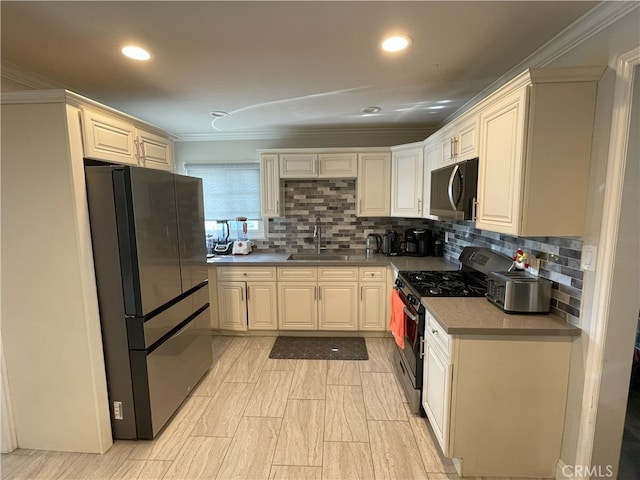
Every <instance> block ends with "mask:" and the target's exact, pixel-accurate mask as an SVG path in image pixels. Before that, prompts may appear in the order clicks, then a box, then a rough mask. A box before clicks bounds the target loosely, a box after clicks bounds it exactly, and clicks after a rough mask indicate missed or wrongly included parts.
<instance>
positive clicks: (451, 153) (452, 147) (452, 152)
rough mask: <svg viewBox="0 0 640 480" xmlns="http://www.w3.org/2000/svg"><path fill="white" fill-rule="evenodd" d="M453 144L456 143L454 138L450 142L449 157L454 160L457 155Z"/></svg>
mask: <svg viewBox="0 0 640 480" xmlns="http://www.w3.org/2000/svg"><path fill="white" fill-rule="evenodd" d="M453 142H454V140H453V138H452V139H451V140H450V141H449V156H450V157H451V158H453V157H454V156H455V153H454V152H455V150H454V146H453Z"/></svg>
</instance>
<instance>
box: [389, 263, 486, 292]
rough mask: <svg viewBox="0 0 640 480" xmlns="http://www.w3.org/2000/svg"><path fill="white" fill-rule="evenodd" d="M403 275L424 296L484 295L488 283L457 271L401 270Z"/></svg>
mask: <svg viewBox="0 0 640 480" xmlns="http://www.w3.org/2000/svg"><path fill="white" fill-rule="evenodd" d="M401 277H402V278H403V279H404V280H405V281H406V283H407V284H409V285H410V286H411V287H412V288H413V289H414V290H416V292H417V293H418V294H419V295H420V296H422V297H483V296H484V295H485V293H486V285H482V284H480V283H478V282H477V281H476V280H475V279H474V278H473V276H471V275H469V274H467V273H465V272H462V271H460V270H455V271H424V272H401Z"/></svg>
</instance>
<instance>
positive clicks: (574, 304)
mask: <svg viewBox="0 0 640 480" xmlns="http://www.w3.org/2000/svg"><path fill="white" fill-rule="evenodd" d="M432 228H433V230H434V232H436V234H439V235H442V236H444V233H445V232H447V233H448V234H449V242H448V243H446V244H445V245H444V255H445V257H446V258H447V260H450V261H452V262H455V261H457V259H458V255H460V252H461V251H462V248H463V247H466V246H476V247H488V248H491V249H493V250H497V251H499V252H501V253H504V254H505V255H508V256H510V257H512V256H513V255H514V254H515V252H516V250H518V249H519V248H520V249H522V250H524V251H526V252H529V253H532V254H533V255H535V256H536V257H537V258H538V259H539V260H541V263H540V272H539V275H540V277H541V278H546V279H548V280H551V281H552V282H553V289H552V291H551V310H552V312H553V313H555V314H556V315H558V316H560V317H562V318H564V319H566V320H567V321H569V322H570V323H572V324H573V325H576V326H578V325H579V318H580V302H581V300H582V271H581V270H580V257H581V255H582V240H581V239H579V238H564V237H529V238H524V237H516V236H513V235H505V234H502V233H496V232H489V231H486V230H479V229H477V228H475V224H474V223H473V222H462V221H457V222H447V221H445V222H434V223H433V224H432Z"/></svg>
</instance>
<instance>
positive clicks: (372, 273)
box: [360, 267, 387, 282]
mask: <svg viewBox="0 0 640 480" xmlns="http://www.w3.org/2000/svg"><path fill="white" fill-rule="evenodd" d="M386 279H387V268H386V267H360V281H361V282H384V281H385V280H386Z"/></svg>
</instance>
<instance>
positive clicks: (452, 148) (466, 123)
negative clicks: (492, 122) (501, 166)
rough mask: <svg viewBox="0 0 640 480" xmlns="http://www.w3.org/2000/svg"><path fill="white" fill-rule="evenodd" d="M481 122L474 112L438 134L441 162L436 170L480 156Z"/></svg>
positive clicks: (436, 166)
mask: <svg viewBox="0 0 640 480" xmlns="http://www.w3.org/2000/svg"><path fill="white" fill-rule="evenodd" d="M479 120H480V118H479V116H478V113H477V111H474V112H473V113H469V114H467V115H465V116H464V117H463V118H461V119H459V120H455V121H454V122H453V123H452V124H450V125H447V126H446V127H445V128H444V129H442V131H440V132H438V134H439V137H440V142H439V145H440V150H439V162H438V163H437V164H435V165H434V169H436V168H440V167H444V166H447V165H449V164H451V163H456V162H462V161H463V160H469V159H472V158H476V157H477V156H478V147H479V136H478V135H479Z"/></svg>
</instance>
